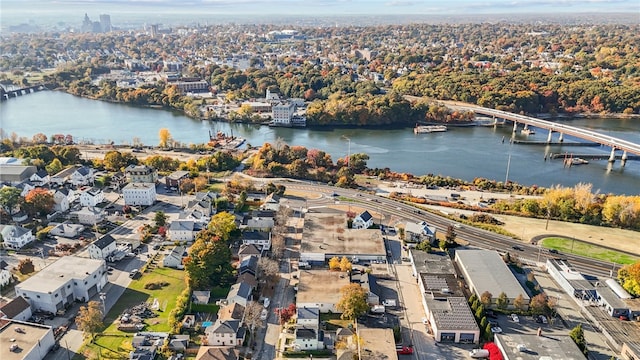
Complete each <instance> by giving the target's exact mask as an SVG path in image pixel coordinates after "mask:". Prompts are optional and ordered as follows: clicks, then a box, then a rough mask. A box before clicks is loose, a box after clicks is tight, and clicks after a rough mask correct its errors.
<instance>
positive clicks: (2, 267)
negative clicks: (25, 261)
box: [0, 260, 13, 287]
mask: <svg viewBox="0 0 640 360" xmlns="http://www.w3.org/2000/svg"><path fill="white" fill-rule="evenodd" d="M8 267H9V264H7V262H6V261H4V260H2V261H0V286H1V287H5V286H7V285H9V284H10V283H11V282H12V281H13V276H11V272H10V271H9V270H8V269H7V268H8Z"/></svg>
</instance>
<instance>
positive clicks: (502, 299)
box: [496, 291, 509, 310]
mask: <svg viewBox="0 0 640 360" xmlns="http://www.w3.org/2000/svg"><path fill="white" fill-rule="evenodd" d="M507 306H509V298H508V297H507V294H506V293H505V292H504V291H503V292H501V293H500V295H498V298H497V299H496V307H497V308H498V309H501V310H504V309H506V308H507Z"/></svg>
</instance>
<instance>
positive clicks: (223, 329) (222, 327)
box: [207, 320, 240, 334]
mask: <svg viewBox="0 0 640 360" xmlns="http://www.w3.org/2000/svg"><path fill="white" fill-rule="evenodd" d="M239 328H240V320H225V321H220V320H218V321H216V322H215V324H213V325H211V329H210V330H209V328H207V330H209V331H207V332H212V333H218V334H235V333H237V332H238V329H239Z"/></svg>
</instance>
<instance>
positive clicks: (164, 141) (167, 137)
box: [158, 128, 171, 148]
mask: <svg viewBox="0 0 640 360" xmlns="http://www.w3.org/2000/svg"><path fill="white" fill-rule="evenodd" d="M158 137H160V143H159V144H158V146H160V147H161V148H166V147H168V146H169V143H170V141H171V133H170V132H169V129H167V128H162V129H160V131H159V132H158Z"/></svg>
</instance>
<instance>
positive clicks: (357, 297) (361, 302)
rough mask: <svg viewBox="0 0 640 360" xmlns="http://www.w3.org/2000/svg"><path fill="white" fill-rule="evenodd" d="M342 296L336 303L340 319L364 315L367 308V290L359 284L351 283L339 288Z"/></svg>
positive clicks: (351, 318) (350, 318)
mask: <svg viewBox="0 0 640 360" xmlns="http://www.w3.org/2000/svg"><path fill="white" fill-rule="evenodd" d="M340 293H341V294H342V296H341V297H340V300H339V301H338V304H337V305H336V306H337V308H338V310H339V311H341V312H342V314H341V315H340V318H341V319H347V320H353V319H355V318H357V317H359V316H361V315H364V314H366V313H367V311H368V310H369V304H367V296H368V294H367V290H365V289H364V288H363V287H361V286H360V284H355V283H351V284H348V285H345V286H343V287H342V288H341V289H340Z"/></svg>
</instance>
